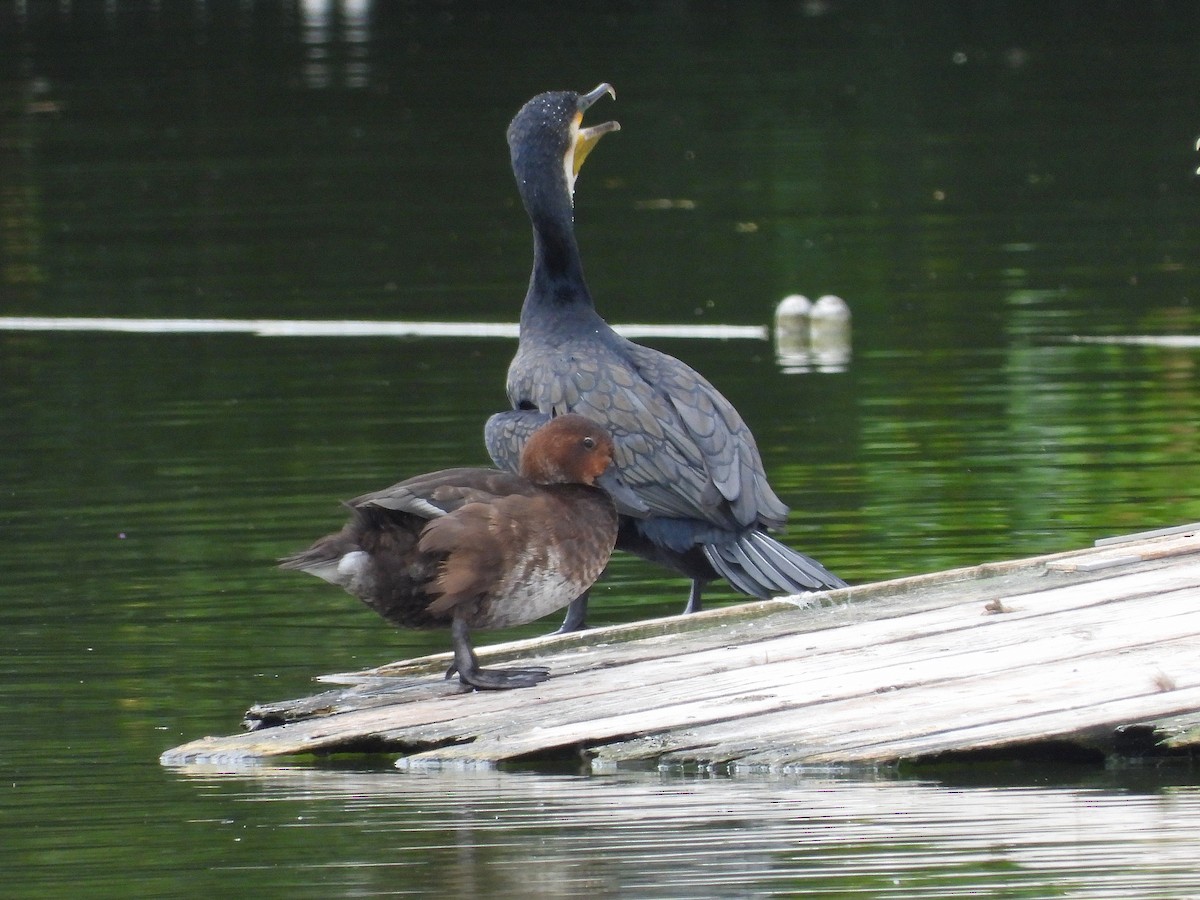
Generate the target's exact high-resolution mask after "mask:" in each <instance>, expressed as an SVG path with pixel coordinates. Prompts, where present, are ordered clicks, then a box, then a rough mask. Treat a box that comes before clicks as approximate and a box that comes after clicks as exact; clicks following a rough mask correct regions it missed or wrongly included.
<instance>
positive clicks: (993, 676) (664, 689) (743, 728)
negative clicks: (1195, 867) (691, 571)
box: [163, 526, 1200, 771]
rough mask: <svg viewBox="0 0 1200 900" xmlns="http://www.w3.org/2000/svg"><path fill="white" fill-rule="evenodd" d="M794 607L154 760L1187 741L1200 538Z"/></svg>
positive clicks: (364, 704)
mask: <svg viewBox="0 0 1200 900" xmlns="http://www.w3.org/2000/svg"><path fill="white" fill-rule="evenodd" d="M794 599H796V601H797V602H796V603H790V602H787V601H781V600H774V601H767V602H761V603H747V604H743V605H741V606H734V607H728V608H725V609H721V610H714V611H711V612H705V613H699V614H696V615H693V616H686V617H674V618H669V619H659V620H655V621H651V622H643V623H636V624H632V625H623V626H615V627H612V628H599V629H595V630H592V631H587V632H584V633H582V634H572V635H563V636H551V637H546V638H538V639H534V640H529V641H521V642H514V643H510V644H503V645H498V646H493V647H491V648H483V649H481V650H480V655H481V657H484V658H486V659H487V661H488V663H497V662H504V661H506V660H514V659H519V660H521V661H523V662H533V661H536V662H537V663H538V664H541V665H546V666H547V667H549V669H550V670H551V672H552V674H553V676H555V677H552V678H551V680H550V681H549V682H547V683H546V684H543V685H539V686H538V687H537V688H528V689H525V690H517V691H511V692H507V693H503V694H474V695H469V696H464V695H459V694H457V693H455V692H454V687H453V686H452V685H450V684H447V683H446V682H445V681H443V679H442V677H441V673H442V672H443V671H444V670H445V667H446V665H447V664H448V662H449V657H448V655H447V654H439V655H436V656H430V657H424V658H422V659H418V660H412V661H408V662H403V663H396V664H394V665H391V666H384V667H382V668H379V669H373V670H369V671H367V672H362V673H358V674H355V675H349V676H339V677H336V678H330V679H328V680H333V681H341V682H342V683H348V684H351V685H352V687H350V688H348V689H344V690H338V691H331V692H328V693H325V694H321V695H318V696H316V697H310V698H305V699H302V700H298V701H293V702H285V703H278V704H268V705H263V706H258V707H255V708H254V709H252V710H251V711H250V713H249V716H248V722H249V723H250V724H251V725H252V726H256V727H257V730H255V731H252V732H251V733H249V734H243V735H236V736H231V737H223V738H222V737H216V738H204V739H201V740H198V741H195V742H193V743H190V744H185V745H183V746H181V747H178V748H176V749H174V750H171V751H168V752H167V753H165V754H164V755H163V761H164V762H165V763H167V764H183V763H189V762H198V761H199V762H202V761H206V760H223V759H231V758H257V757H271V756H282V755H290V754H298V753H311V752H335V751H339V750H342V751H352V750H360V751H361V750H372V751H391V752H395V753H402V754H409V755H408V756H406V757H404V758H402V759H401V761H400V762H401V765H402V766H404V767H407V768H417V767H421V766H433V767H440V766H452V767H463V766H465V767H474V766H480V765H483V766H489V765H494V764H496V763H498V762H502V761H505V760H514V759H521V758H540V759H545V758H552V757H556V756H557V757H564V758H577V757H578V755H579V754H582V755H583V756H584V758H585V759H590V760H592V766H593V768H595V769H597V770H604V769H611V768H613V767H619V766H621V765H625V764H632V765H639V764H640V765H644V764H646V763H648V762H650V763H656V764H658V765H676V766H699V767H702V768H711V767H719V768H722V769H728V770H731V771H739V770H740V771H758V770H763V771H780V770H789V769H793V768H803V767H810V766H840V765H867V766H874V765H880V764H892V763H895V762H897V761H899V760H910V759H929V758H932V757H939V756H942V755H945V754H961V753H968V754H969V753H984V754H1000V755H1030V754H1032V755H1042V756H1048V757H1055V758H1057V757H1062V756H1066V757H1068V758H1072V759H1080V758H1083V759H1092V760H1095V761H1100V760H1102V759H1103V758H1104V757H1105V756H1109V755H1118V756H1143V755H1151V754H1162V753H1169V752H1182V753H1187V752H1189V751H1190V750H1192V749H1194V748H1195V746H1196V744H1197V743H1200V728H1197V725H1200V653H1198V652H1197V647H1198V645H1200V602H1198V601H1200V526H1189V527H1187V528H1184V529H1175V530H1173V533H1168V534H1162V535H1158V536H1152V537H1148V538H1147V537H1136V536H1135V537H1134V538H1133V539H1130V540H1126V541H1119V542H1118V541H1114V542H1106V543H1105V544H1104V545H1103V546H1099V547H1095V548H1091V549H1087V550H1080V551H1072V552H1068V553H1060V554H1054V555H1050V556H1043V557H1035V558H1032V559H1022V560H1014V561H1010V562H1002V563H993V564H988V565H982V566H976V567H972V568H966V569H957V570H952V571H948V572H939V573H934V574H930V575H924V576H916V577H911V578H902V579H897V580H895V581H888V582H880V583H877V584H871V585H864V586H860V587H849V588H844V589H841V590H837V591H831V592H828V593H825V594H821V595H819V596H818V595H810V596H807V597H803V598H794ZM797 606H800V607H803V608H802V609H797ZM285 723H286V726H287V727H279V726H281V725H283V724H285Z"/></svg>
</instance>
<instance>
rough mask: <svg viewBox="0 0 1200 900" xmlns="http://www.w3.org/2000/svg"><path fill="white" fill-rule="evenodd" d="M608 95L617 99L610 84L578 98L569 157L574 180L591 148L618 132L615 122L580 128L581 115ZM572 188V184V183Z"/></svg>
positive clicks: (618, 126)
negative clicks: (605, 137)
mask: <svg viewBox="0 0 1200 900" xmlns="http://www.w3.org/2000/svg"><path fill="white" fill-rule="evenodd" d="M605 94H608V95H609V96H610V97H612V98H613V99H614V100H616V99H617V92H616V90H614V88H613V86H612V85H611V84H608V83H605V84H598V85H596V87H594V88H593V89H592V90H590V91H589V92H588V93H586V94H582V95H581V96H580V97H579V112H578V113H576V115H575V140H574V144H573V153H572V155H571V176H572V178H574V177H575V176H578V175H579V170H580V169H581V168H583V161H584V160H585V159H587V155H588V154H589V153H591V152H592V148H593V147H595V146H596V142H597V141H599V140H600V138H602V137H604V135H606V134H608V133H609V132H610V131H620V130H621V126H620V124H619V123H617V122H602V123H601V124H599V125H592V126H591V127H590V128H580V127H579V126H580V125H581V124H582V123H583V114H584V113H585V112H587V110H588V108H589V107H590V106H591V105H592V104H593V103H595V102H596V101H597V100H599V99H600V98H601V97H603V96H604V95H605ZM572 187H574V182H573V181H572Z"/></svg>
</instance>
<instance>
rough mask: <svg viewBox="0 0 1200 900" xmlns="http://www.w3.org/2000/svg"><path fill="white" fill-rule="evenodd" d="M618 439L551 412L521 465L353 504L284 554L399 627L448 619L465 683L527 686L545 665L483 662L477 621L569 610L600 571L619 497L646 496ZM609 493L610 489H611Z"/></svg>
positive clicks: (436, 476)
mask: <svg viewBox="0 0 1200 900" xmlns="http://www.w3.org/2000/svg"><path fill="white" fill-rule="evenodd" d="M613 453H614V444H613V439H612V436H611V435H610V434H609V433H608V432H607V431H606V430H605V429H604V428H603V427H602V426H601V425H598V424H597V423H595V422H592V421H590V420H588V419H585V418H584V417H582V416H578V415H571V414H564V415H561V416H556V417H554V418H551V419H549V420H548V421H547V422H545V423H544V424H543V425H542V426H541V427H539V428H537V429H536V430H535V431H533V432H532V433H531V434H529V436H528V439H527V440H526V441H525V443H524V446H523V448H522V451H521V454H520V467H519V471H518V472H516V473H514V472H509V471H500V470H498V469H489V468H452V469H443V470H440V471H437V472H430V473H428V474H424V475H417V476H415V477H413V478H409V479H407V480H405V481H401V482H400V483H398V484H394V485H392V486H391V487H389V488H386V489H384V490H381V491H375V492H373V493H369V494H364V495H362V496H361V497H357V498H355V499H353V500H350V501H348V502H347V503H346V504H345V505H346V506H347V507H348V508H349V510H350V520H349V521H348V522H347V523H346V525H345V526H344V527H343V528H342V529H341V530H340V531H337V532H335V533H333V534H329V535H327V536H325V537H323V538H320V539H319V540H317V541H316V542H315V543H313V545H312V546H311V547H309V548H308V549H307V550H303V551H301V552H299V553H296V554H293V555H291V556H287V557H285V558H283V559H281V560H280V561H279V565H280V567H281V568H284V569H293V570H299V571H302V572H307V573H309V574H311V575H315V576H316V577H318V578H321V579H324V580H325V581H328V582H330V583H331V584H334V585H337V586H338V587H341V588H343V589H344V590H345V591H346V592H347V593H349V594H351V595H353V596H355V597H358V598H359V599H360V600H362V601H363V602H364V603H365V604H366V605H367V606H369V607H370V608H371V609H373V610H374V611H375V612H377V613H378V614H379V615H380V616H382V617H383V618H384V619H385V620H387V621H388V622H390V623H392V624H393V625H396V626H399V627H401V628H413V629H423V628H438V627H444V626H446V625H449V626H450V636H451V645H452V647H453V651H454V662H453V663H452V664H451V666H450V668H449V670H448V671H447V672H446V678H450V677H452V676H453V675H454V674H456V673H457V675H458V678H459V682H460V685H461V688H462V689H463V690H508V689H512V688H521V687H530V686H533V685H535V684H539V683H541V682H542V681H544V680H546V679H547V678H548V677H549V671H548V670H547V669H546V668H543V667H533V668H507V669H484V668H481V667H480V665H479V660H478V658H477V656H476V653H475V650H474V647H473V645H472V641H471V630H472V629H495V628H509V627H511V626H515V625H523V624H525V623H527V622H532V621H534V620H535V619H539V618H541V617H542V616H545V615H548V614H549V613H552V612H554V611H556V610H559V609H562V608H563V607H565V606H567V605H568V604H569V603H570V602H572V601H573V600H574V599H576V598H577V597H578V596H579V595H580V594H581V593H583V592H586V591H587V590H588V589H589V588H590V587H591V586H592V584H593V583H594V582H595V581H596V579H597V578H598V577H599V576H600V574H601V572H602V571H603V570H604V567H605V566H606V565H607V563H608V559H609V556H610V555H611V554H612V551H613V547H614V545H615V543H616V537H617V513H616V507H615V503H614V500H613V497H612V495H613V494H615V495H617V496H623V497H624V502H633V503H636V502H637V498H636V497H635V496H633V495H632V494H629V493H628V492H627V489H626V488H624V486H623V485H622V484H621V482H620V479H619V477H617V475H616V469H615V467H614V466H613ZM610 492H611V494H610Z"/></svg>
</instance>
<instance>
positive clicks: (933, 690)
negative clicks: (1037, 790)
mask: <svg viewBox="0 0 1200 900" xmlns="http://www.w3.org/2000/svg"><path fill="white" fill-rule="evenodd" d="M1196 600H1197V594H1196V593H1193V592H1177V593H1176V594H1175V595H1170V596H1169V597H1168V598H1160V599H1155V600H1154V601H1146V602H1145V603H1144V604H1143V607H1142V608H1141V609H1140V610H1139V611H1140V612H1141V613H1142V616H1143V621H1142V622H1141V623H1140V626H1139V628H1138V629H1136V632H1131V631H1130V629H1129V628H1127V627H1126V624H1127V623H1126V621H1125V617H1123V616H1121V615H1119V614H1114V613H1115V612H1116V611H1115V610H1112V609H1109V608H1104V607H1102V608H1101V610H1102V611H1103V612H1104V613H1106V615H1103V616H1100V615H1094V616H1092V617H1090V618H1087V619H1083V620H1081V621H1080V622H1079V623H1078V625H1077V626H1076V627H1073V629H1072V631H1071V632H1070V633H1067V634H1048V635H1038V634H1037V633H1036V632H1031V631H1030V629H1029V628H1028V627H1026V626H1027V624H1028V623H1027V622H1023V623H1015V622H1014V623H1011V624H1010V623H1003V624H1001V623H996V624H995V625H993V626H992V627H991V628H990V629H989V631H991V632H993V639H986V640H979V641H972V642H971V644H970V646H968V647H963V648H958V647H954V646H951V645H947V644H946V643H945V633H944V632H938V633H935V634H932V635H925V636H923V637H920V638H915V639H913V640H911V641H906V642H904V643H903V645H902V646H897V647H892V648H889V649H888V652H882V651H880V652H876V653H872V654H869V655H868V656H867V657H866V658H864V657H863V655H861V654H855V655H854V656H853V657H852V658H850V659H845V660H840V659H839V655H838V654H836V653H833V654H827V653H825V652H824V651H817V652H814V653H813V654H812V655H810V656H808V657H805V658H802V659H793V660H789V661H787V662H775V661H772V662H764V663H762V664H759V665H755V666H752V667H748V668H743V667H738V668H733V669H729V670H725V671H713V668H714V667H710V671H711V674H709V675H707V676H706V677H703V678H691V677H689V678H685V679H683V682H682V683H679V682H677V681H676V682H673V683H671V684H669V685H651V686H647V687H642V688H640V689H638V688H636V687H634V686H633V685H632V684H627V685H626V686H625V687H624V689H621V688H618V690H620V691H621V696H620V699H619V703H620V704H623V705H624V706H625V708H623V709H622V708H620V706H617V705H614V704H591V705H589V706H587V707H586V709H585V710H579V709H576V708H572V709H571V710H570V711H569V712H567V713H566V714H565V715H564V714H563V713H562V711H560V709H559V708H558V707H557V706H555V705H554V704H552V703H551V704H549V705H544V706H543V708H542V709H541V710H540V713H539V716H538V719H537V722H536V723H535V724H532V726H528V725H527V723H524V722H516V723H513V722H509V723H506V724H504V725H500V726H498V727H496V728H494V729H492V730H485V729H477V735H478V737H477V739H476V740H475V741H474V742H472V743H470V744H462V745H458V746H454V747H446V748H442V749H439V750H433V751H429V752H428V753H425V754H421V755H420V756H419V757H414V758H413V759H412V762H414V763H415V762H424V761H434V760H441V761H443V762H450V761H454V760H466V759H477V758H494V759H512V758H517V757H520V756H522V755H526V754H530V753H534V752H537V751H539V750H543V751H544V750H546V749H549V748H555V747H569V746H575V745H590V744H597V745H599V744H603V743H606V742H609V741H613V740H616V739H620V738H621V737H622V736H629V735H643V734H648V733H651V734H656V735H663V734H665V733H667V732H669V731H670V730H671V729H673V728H685V727H686V728H690V729H695V728H697V726H699V725H701V724H703V723H709V722H720V723H732V724H728V725H726V726H723V727H722V728H721V729H720V731H722V732H727V735H726V737H727V739H728V740H732V739H735V738H737V737H738V736H739V735H740V736H743V737H744V736H745V735H747V734H750V735H755V739H756V740H761V739H764V738H765V739H766V740H772V739H776V738H778V735H776V734H773V733H772V732H771V731H770V729H767V730H766V733H765V734H764V733H763V726H762V725H761V723H759V722H758V720H757V719H755V718H754V717H756V716H760V715H761V714H763V713H764V712H770V713H772V714H774V715H775V716H776V717H779V718H782V719H783V720H784V721H785V722H790V721H793V720H795V719H797V718H800V717H801V716H800V715H799V714H800V711H802V710H803V711H804V717H812V718H814V719H818V720H819V721H820V726H821V727H822V728H832V729H837V730H838V731H839V732H840V731H841V729H843V728H845V729H850V730H858V731H862V730H863V729H865V728H867V727H871V728H873V727H875V726H876V725H877V723H880V722H882V723H884V724H883V727H884V728H886V729H887V730H889V731H890V732H891V733H893V734H896V733H899V734H903V735H906V736H909V737H910V738H911V736H912V735H920V734H925V733H927V732H930V731H932V732H937V731H940V730H941V729H942V726H943V720H942V717H943V716H947V715H962V714H965V712H967V711H969V712H978V713H980V714H983V715H985V716H986V715H989V714H990V713H989V712H988V710H989V708H994V707H991V705H986V704H985V705H981V704H980V702H979V700H980V697H986V696H990V695H992V694H1000V695H1003V696H1004V698H1005V703H1004V704H1003V706H1002V707H1001V708H1004V709H1008V708H1009V706H1010V705H1011V704H1014V703H1018V704H1020V703H1026V702H1028V701H1027V700H1026V699H1025V696H1024V693H1021V688H1022V687H1023V682H1022V679H1023V678H1025V677H1027V676H1026V675H1025V673H1026V672H1033V673H1034V676H1032V677H1035V678H1037V679H1039V681H1038V683H1039V684H1042V686H1043V690H1045V691H1046V692H1047V693H1051V694H1054V695H1055V697H1056V700H1055V702H1056V703H1059V704H1065V705H1066V706H1068V707H1074V706H1077V705H1079V704H1083V703H1087V702H1090V701H1096V700H1098V699H1100V698H1104V697H1108V696H1113V695H1112V694H1111V693H1104V691H1103V690H1102V689H1101V687H1100V685H1101V684H1102V683H1103V684H1108V683H1109V680H1110V679H1109V678H1106V679H1105V680H1104V681H1103V682H1099V681H1097V682H1090V683H1089V682H1081V681H1078V680H1076V679H1071V678H1069V677H1068V674H1069V672H1070V671H1072V670H1073V667H1076V666H1084V665H1090V664H1091V663H1092V662H1093V661H1095V660H1100V661H1101V662H1102V664H1103V665H1107V666H1109V667H1110V669H1109V671H1108V672H1107V673H1106V674H1108V675H1110V676H1111V677H1112V678H1117V676H1116V675H1115V674H1114V673H1117V672H1120V673H1121V674H1120V676H1119V679H1118V680H1122V679H1128V678H1129V677H1130V676H1129V674H1128V672H1127V671H1126V668H1127V667H1126V666H1125V665H1122V666H1115V665H1113V655H1114V654H1116V653H1118V652H1119V653H1121V654H1123V655H1124V656H1126V657H1127V662H1128V663H1129V664H1134V663H1136V664H1138V665H1144V666H1150V665H1151V664H1152V663H1153V661H1154V660H1159V659H1162V658H1164V656H1165V650H1164V649H1163V646H1162V645H1164V642H1167V641H1170V640H1171V639H1172V638H1173V636H1176V635H1178V634H1179V633H1180V625H1179V620H1180V619H1181V618H1183V617H1187V618H1188V622H1187V625H1186V627H1185V631H1184V633H1185V634H1186V638H1185V640H1187V641H1188V642H1189V646H1190V648H1191V649H1192V650H1193V651H1200V609H1197V608H1196V607H1197V603H1196ZM1097 612H1098V611H1097ZM1170 666H1172V667H1173V668H1172V670H1171V671H1172V676H1173V677H1175V678H1176V679H1177V680H1178V679H1180V678H1194V679H1195V680H1196V682H1197V683H1200V652H1196V653H1194V654H1193V657H1190V658H1186V659H1182V660H1181V659H1178V658H1173V659H1172V661H1171V663H1170ZM634 674H635V673H627V675H634ZM673 674H674V673H673ZM580 677H581V678H586V676H580ZM1153 678H1154V671H1149V672H1148V673H1147V674H1145V675H1144V677H1142V678H1141V679H1140V681H1139V685H1140V692H1141V693H1146V692H1148V691H1152V690H1155V688H1154V686H1153ZM1042 679H1045V680H1042ZM956 682H966V683H967V684H968V685H969V687H968V688H965V689H961V690H960V689H958V688H957V687H953V688H952V689H946V688H944V687H940V686H942V685H945V684H946V683H950V684H951V685H954V684H955V683H956ZM1010 682H1012V683H1010ZM1047 683H1048V684H1049V685H1051V686H1052V687H1051V688H1046V684H1047ZM655 695H658V696H659V700H658V702H656V703H655V702H649V698H651V697H653V696H655ZM662 695H666V696H668V697H669V698H670V701H671V702H669V703H664V702H663V701H662V699H661V698H662ZM909 696H916V697H917V698H922V697H928V698H931V699H930V700H928V701H925V702H926V706H925V707H920V706H915V707H914V706H912V705H909V704H911V703H912V702H922V701H920V700H919V699H918V701H907V700H906V699H904V698H907V697H909ZM1089 698H1090V701H1089ZM952 700H953V703H951V701H952ZM846 702H850V703H851V704H852V705H854V706H856V708H861V713H860V715H859V717H858V718H857V719H856V720H854V721H851V722H847V723H841V722H840V721H839V715H840V712H839V709H838V708H837V705H838V704H844V703H846ZM814 707H815V708H814ZM1183 708H1186V707H1183ZM921 709H924V710H925V712H926V714H925V715H924V716H920V717H917V716H916V713H917V712H918V711H920V710H921ZM1180 709H1181V708H1180V707H1176V708H1173V709H1172V710H1171V711H1172V712H1178V711H1180ZM752 720H753V721H752ZM1096 724H1102V723H1101V722H1097V723H1096ZM755 729H757V730H755Z"/></svg>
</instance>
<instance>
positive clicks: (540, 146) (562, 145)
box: [508, 84, 621, 213]
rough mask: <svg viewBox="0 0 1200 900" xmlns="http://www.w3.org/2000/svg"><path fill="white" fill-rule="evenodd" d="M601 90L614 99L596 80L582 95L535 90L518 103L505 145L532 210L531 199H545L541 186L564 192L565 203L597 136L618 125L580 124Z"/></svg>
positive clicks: (611, 93)
mask: <svg viewBox="0 0 1200 900" xmlns="http://www.w3.org/2000/svg"><path fill="white" fill-rule="evenodd" d="M605 94H608V95H609V96H610V97H612V98H613V99H614V100H615V99H617V92H616V91H615V90H614V89H613V87H612V85H610V84H599V85H597V86H596V87H594V88H593V89H592V90H590V91H588V92H587V93H586V94H577V93H575V92H574V91H551V92H549V93H545V94H538V95H537V96H536V97H534V98H533V99H532V100H530V101H529V102H528V103H526V104H525V105H524V106H522V107H521V109H520V111H519V112H518V113H517V114H516V116H515V117H514V118H513V120H512V122H511V123H510V124H509V126H508V148H509V152H510V153H511V155H512V166H513V173H514V174H515V175H516V177H517V184H518V186H519V187H520V190H521V196H522V198H523V199H524V200H525V206H526V208H527V209H529V210H530V212H531V213H532V212H533V208H532V207H531V203H534V204H536V203H537V201H539V200H542V199H545V198H542V197H540V194H542V193H543V192H545V191H554V192H556V193H558V194H560V196H565V197H566V199H567V201H568V203H570V201H571V199H572V198H573V196H574V193H575V179H576V178H577V177H578V175H579V170H580V168H582V166H583V161H584V160H585V159H586V158H587V155H588V154H589V153H591V151H592V148H593V147H595V146H596V143H597V141H599V140H600V138H602V137H604V135H606V134H608V133H609V132H610V131H617V130H619V129H620V127H621V126H620V125H619V124H618V123H616V122H603V123H601V124H599V125H592V126H590V127H588V128H584V127H582V125H583V114H584V113H585V112H587V110H588V109H589V108H590V107H591V106H592V105H593V104H594V103H595V102H596V101H597V100H599V99H600V98H601V97H603V96H604V95H605ZM548 173H553V181H552V183H548ZM559 173H561V177H560V175H559Z"/></svg>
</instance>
